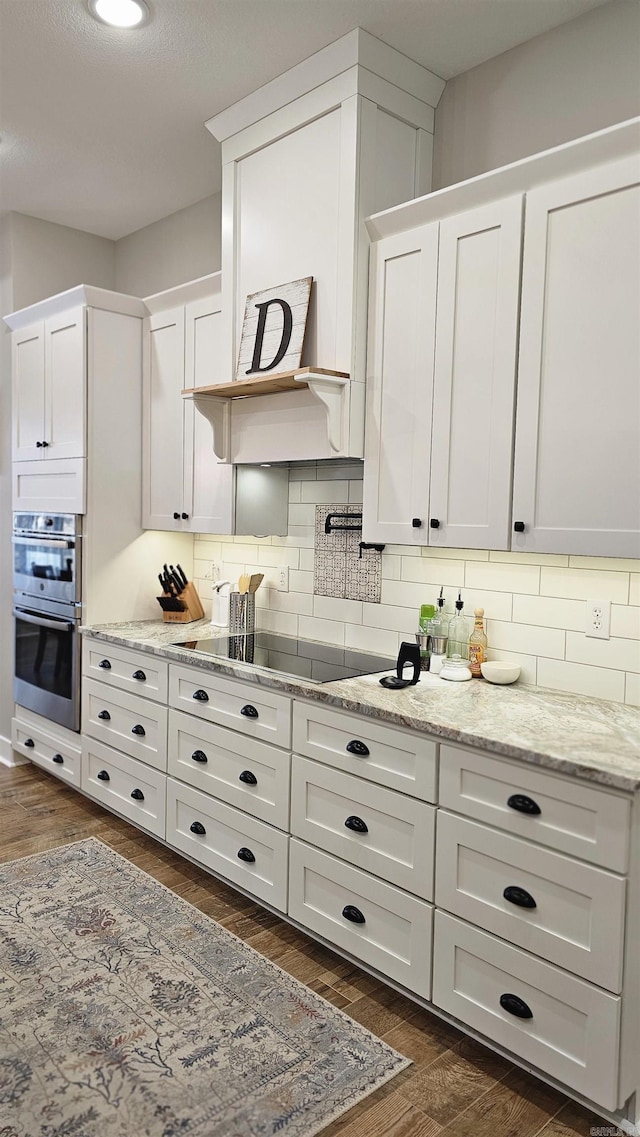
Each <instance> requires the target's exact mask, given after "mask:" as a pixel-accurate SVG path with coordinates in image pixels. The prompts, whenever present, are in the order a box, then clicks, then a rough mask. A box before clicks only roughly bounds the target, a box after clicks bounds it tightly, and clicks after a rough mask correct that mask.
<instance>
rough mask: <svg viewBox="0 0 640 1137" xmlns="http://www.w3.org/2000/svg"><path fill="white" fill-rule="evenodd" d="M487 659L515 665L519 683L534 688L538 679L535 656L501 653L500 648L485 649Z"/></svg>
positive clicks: (512, 652) (510, 652)
mask: <svg viewBox="0 0 640 1137" xmlns="http://www.w3.org/2000/svg"><path fill="white" fill-rule="evenodd" d="M487 659H500V660H504V662H505V663H517V664H518V665H519V667H520V678H519V680H518V682H520V683H530V684H531V685H532V686H534V685H535V684H536V683H537V681H538V679H537V673H538V658H537V656H535V655H523V654H522V652H521V651H503V650H502V648H494V647H489V648H487Z"/></svg>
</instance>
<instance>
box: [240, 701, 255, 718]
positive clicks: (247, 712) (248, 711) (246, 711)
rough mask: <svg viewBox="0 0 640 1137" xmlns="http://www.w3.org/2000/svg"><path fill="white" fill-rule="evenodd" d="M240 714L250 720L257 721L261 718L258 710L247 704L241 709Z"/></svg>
mask: <svg viewBox="0 0 640 1137" xmlns="http://www.w3.org/2000/svg"><path fill="white" fill-rule="evenodd" d="M240 714H241V715H244V716H245V718H248V719H257V718H259V717H260V716H259V715H258V712H257V710H256V708H255V707H252V706H251V703H246V704H245V706H244V707H240Z"/></svg>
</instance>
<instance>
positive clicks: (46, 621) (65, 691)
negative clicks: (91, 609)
mask: <svg viewBox="0 0 640 1137" xmlns="http://www.w3.org/2000/svg"><path fill="white" fill-rule="evenodd" d="M81 582H82V518H81V517H79V516H76V515H75V514H70V513H59V514H55V513H51V514H44V513H15V514H14V516H13V615H14V641H15V642H14V648H15V657H14V680H13V695H14V699H15V701H16V703H19V705H20V706H22V707H28V708H29V709H30V710H32V711H36V712H37V714H40V715H44V717H45V718H49V719H52V720H53V721H54V722H58V723H61V724H62V726H66V727H69V728H70V729H71V730H79V729H80V631H79V628H80V620H81V613H82V593H81V587H82V585H81Z"/></svg>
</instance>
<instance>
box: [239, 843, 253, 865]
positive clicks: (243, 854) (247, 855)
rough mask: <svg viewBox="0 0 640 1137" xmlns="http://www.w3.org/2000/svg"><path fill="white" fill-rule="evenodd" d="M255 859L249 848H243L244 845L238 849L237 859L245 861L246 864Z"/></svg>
mask: <svg viewBox="0 0 640 1137" xmlns="http://www.w3.org/2000/svg"><path fill="white" fill-rule="evenodd" d="M255 859H256V858H255V857H254V855H253V853H252V852H251V849H245V848H244V846H243V847H242V849H238V860H239V861H247V863H248V864H252V863H253V861H255Z"/></svg>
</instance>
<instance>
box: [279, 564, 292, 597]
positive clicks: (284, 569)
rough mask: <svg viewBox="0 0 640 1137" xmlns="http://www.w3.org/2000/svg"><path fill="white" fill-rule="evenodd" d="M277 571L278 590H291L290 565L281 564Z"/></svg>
mask: <svg viewBox="0 0 640 1137" xmlns="http://www.w3.org/2000/svg"><path fill="white" fill-rule="evenodd" d="M277 573H278V575H277V577H276V580H277V584H276V587H277V589H278V592H288V591H289V566H288V565H280V568H279V569H278V570H277Z"/></svg>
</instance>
